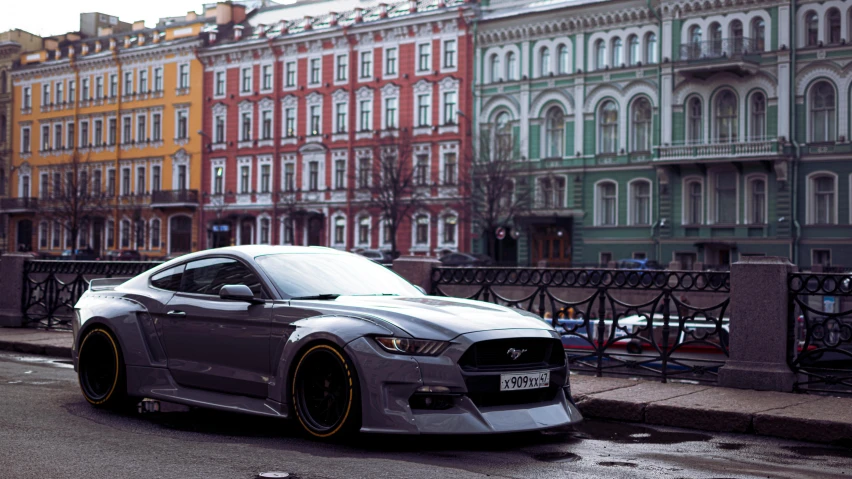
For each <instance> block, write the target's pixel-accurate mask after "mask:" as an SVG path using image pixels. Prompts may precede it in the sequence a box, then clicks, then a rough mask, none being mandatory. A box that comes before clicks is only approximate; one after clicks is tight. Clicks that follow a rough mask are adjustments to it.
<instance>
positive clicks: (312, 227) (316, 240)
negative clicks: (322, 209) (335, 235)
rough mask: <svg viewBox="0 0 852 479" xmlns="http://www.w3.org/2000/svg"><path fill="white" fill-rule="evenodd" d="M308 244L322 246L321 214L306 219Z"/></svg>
mask: <svg viewBox="0 0 852 479" xmlns="http://www.w3.org/2000/svg"><path fill="white" fill-rule="evenodd" d="M308 246H322V216H311V217H310V218H309V219H308Z"/></svg>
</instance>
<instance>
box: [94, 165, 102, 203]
mask: <svg viewBox="0 0 852 479" xmlns="http://www.w3.org/2000/svg"><path fill="white" fill-rule="evenodd" d="M92 194H93V195H94V196H95V197H98V196H101V170H95V171H94V172H93V173H92Z"/></svg>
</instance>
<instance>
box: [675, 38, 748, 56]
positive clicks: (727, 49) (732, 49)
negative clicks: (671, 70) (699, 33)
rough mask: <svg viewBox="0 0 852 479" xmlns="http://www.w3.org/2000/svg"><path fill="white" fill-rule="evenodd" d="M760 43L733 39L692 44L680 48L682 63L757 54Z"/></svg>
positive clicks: (745, 39) (744, 39)
mask: <svg viewBox="0 0 852 479" xmlns="http://www.w3.org/2000/svg"><path fill="white" fill-rule="evenodd" d="M758 47H759V42H756V41H754V40H753V39H751V38H745V37H733V38H720V39H717V40H705V41H701V42H690V43H685V44H683V45H681V46H680V59H681V61H696V60H714V59H719V58H731V57H736V56H742V55H748V54H757V53H760V51H759V50H758Z"/></svg>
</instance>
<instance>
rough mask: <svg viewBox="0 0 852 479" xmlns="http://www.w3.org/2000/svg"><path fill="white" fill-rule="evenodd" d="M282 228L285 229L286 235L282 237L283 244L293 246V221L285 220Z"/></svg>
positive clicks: (282, 222)
mask: <svg viewBox="0 0 852 479" xmlns="http://www.w3.org/2000/svg"><path fill="white" fill-rule="evenodd" d="M281 227H282V228H283V229H284V234H282V235H281V242H282V244H293V220H291V219H290V218H283V219H282V220H281Z"/></svg>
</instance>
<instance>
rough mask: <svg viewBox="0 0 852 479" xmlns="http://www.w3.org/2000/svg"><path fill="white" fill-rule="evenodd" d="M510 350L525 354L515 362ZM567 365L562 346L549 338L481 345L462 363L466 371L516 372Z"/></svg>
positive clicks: (496, 340) (518, 339) (469, 353)
mask: <svg viewBox="0 0 852 479" xmlns="http://www.w3.org/2000/svg"><path fill="white" fill-rule="evenodd" d="M511 349H514V350H516V351H519V350H525V351H524V352H523V353H522V354H521V355H520V356H518V357H517V359H512V355H511V354H510V353H509V351H510V350H511ZM564 364H565V353H564V351H563V348H562V342H561V341H559V340H558V339H548V338H508V339H493V340H490V341H480V342H478V343H475V344H474V345H473V346H471V347H470V348H468V350H467V351H465V353H464V355H462V357H461V359H460V360H459V366H461V367H462V369H466V370H500V371H503V370H506V371H511V370H517V369H530V368H535V367H553V366H562V365H564Z"/></svg>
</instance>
